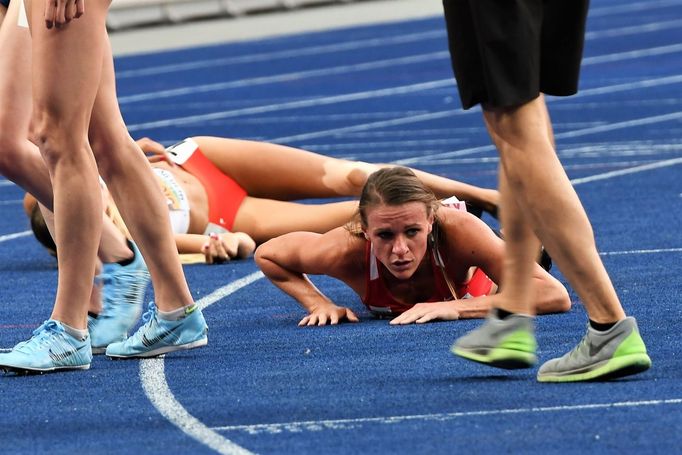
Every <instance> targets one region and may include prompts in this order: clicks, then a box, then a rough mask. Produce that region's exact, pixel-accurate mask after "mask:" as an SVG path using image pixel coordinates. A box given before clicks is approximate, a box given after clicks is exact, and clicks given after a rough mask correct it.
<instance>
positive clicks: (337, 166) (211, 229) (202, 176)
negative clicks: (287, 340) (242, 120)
mask: <svg viewBox="0 0 682 455" xmlns="http://www.w3.org/2000/svg"><path fill="white" fill-rule="evenodd" d="M138 144H139V145H140V146H141V148H142V149H143V150H144V151H145V152H147V153H148V154H151V156H150V161H152V167H153V170H154V174H155V176H156V178H157V180H158V182H159V184H160V186H161V188H162V190H163V192H164V194H165V196H166V200H167V201H168V209H169V214H170V218H171V224H172V227H173V230H174V232H175V234H176V244H177V247H178V251H179V252H180V253H204V254H205V256H206V260H207V262H209V263H212V262H221V261H225V260H229V259H230V258H233V257H245V256H248V255H250V254H251V253H252V252H253V249H254V248H255V244H260V243H262V242H265V241H267V240H269V239H271V238H273V237H277V236H279V235H282V234H285V233H288V232H292V231H301V230H305V231H312V232H326V231H328V230H330V229H333V228H335V227H338V226H342V225H344V224H345V223H346V222H348V220H350V219H351V218H352V216H353V214H354V213H355V211H356V209H357V202H356V201H343V202H333V203H327V204H302V203H295V202H289V201H291V200H294V199H304V198H334V197H357V196H358V195H359V194H360V191H361V189H362V186H363V185H364V183H365V182H366V180H367V177H368V175H369V174H371V173H372V172H374V171H376V170H377V169H380V168H382V167H387V166H389V165H383V164H369V163H364V162H357V161H347V160H342V159H337V158H331V157H327V156H323V155H319V154H316V153H312V152H308V151H304V150H300V149H295V148H291V147H286V146H282V145H276V144H270V143H265V142H254V141H245V140H237V139H226V138H218V137H195V138H189V139H185V140H184V141H182V142H180V143H178V144H176V145H173V146H171V147H169V148H167V149H164V147H163V146H162V145H161V144H159V143H157V142H154V141H152V140H150V139H147V138H145V139H141V140H139V141H138ZM415 173H416V174H417V175H418V176H419V178H420V179H421V180H422V181H423V182H424V184H425V185H426V186H427V187H429V188H430V189H431V190H432V191H433V192H434V193H435V194H436V195H437V196H438V197H449V196H453V195H454V196H456V197H458V198H459V199H463V200H466V201H467V202H470V203H472V204H474V205H476V206H478V207H480V208H482V209H483V210H486V211H488V212H491V213H492V214H496V211H497V200H498V193H497V191H496V190H490V189H484V188H478V187H475V186H472V185H467V184H464V183H461V182H457V181H454V180H451V179H448V178H444V177H440V176H436V175H433V174H429V173H426V172H421V171H415ZM108 205H109V206H110V207H109V208H110V209H113V207H111V205H110V204H108ZM27 207H28V209H29V210H30V209H31V204H30V203H27ZM113 212H114V213H115V210H113ZM210 234H213V235H212V236H211V237H207V236H209V235H210ZM251 239H253V240H251ZM254 242H255V243H254Z"/></svg>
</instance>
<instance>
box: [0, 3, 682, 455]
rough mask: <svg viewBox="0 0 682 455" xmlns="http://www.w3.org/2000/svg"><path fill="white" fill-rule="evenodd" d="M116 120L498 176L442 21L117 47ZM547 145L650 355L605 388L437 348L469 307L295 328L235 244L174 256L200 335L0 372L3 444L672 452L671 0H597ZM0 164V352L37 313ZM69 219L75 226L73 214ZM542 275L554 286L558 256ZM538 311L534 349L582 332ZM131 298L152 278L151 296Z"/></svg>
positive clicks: (675, 304) (296, 313)
mask: <svg viewBox="0 0 682 455" xmlns="http://www.w3.org/2000/svg"><path fill="white" fill-rule="evenodd" d="M116 64H117V71H118V86H119V97H120V102H121V106H122V109H123V112H124V115H125V118H126V121H127V122H128V124H129V127H130V131H131V134H132V135H133V136H135V137H140V136H143V135H145V136H149V137H152V138H155V139H157V140H160V141H161V142H163V143H166V144H170V143H173V142H175V141H177V140H179V139H182V138H183V137H186V136H189V135H219V136H229V137H239V138H250V139H259V140H268V141H274V142H279V143H284V144H289V145H293V146H297V147H302V148H306V149H309V150H313V151H316V152H320V153H324V154H328V155H333V156H339V157H346V158H352V159H361V160H365V161H370V162H398V163H404V164H409V165H411V166H415V167H418V168H422V169H424V170H427V171H431V172H435V173H439V174H442V175H446V176H448V177H452V178H456V179H460V180H464V181H467V182H471V183H474V184H478V185H484V186H490V187H492V186H495V185H496V167H497V156H496V153H495V151H494V150H493V148H492V147H491V146H490V141H489V139H488V137H487V135H486V132H485V130H484V128H483V122H482V120H481V114H480V111H479V110H476V109H475V110H472V111H467V112H464V111H462V110H461V109H460V104H459V99H458V96H457V91H456V87H455V84H454V80H453V78H452V73H451V69H450V64H449V58H448V52H447V47H446V37H445V31H444V24H443V20H442V18H440V17H433V18H428V19H423V20H413V21H407V22H402V23H390V24H384V25H376V26H366V27H358V28H349V29H344V30H333V31H328V32H322V33H311V34H301V35H295V36H287V37H283V38H276V39H266V40H259V41H252V42H242V43H238V44H227V45H216V46H208V47H201V48H193V49H182V50H176V51H171V52H163V53H154V54H146V55H138V56H132V57H126V58H121V59H118V60H117V62H116ZM548 102H549V107H550V111H551V115H552V118H553V120H554V123H555V125H556V139H557V144H558V150H559V154H560V157H561V159H562V161H563V163H564V164H565V166H566V169H567V172H568V174H569V176H570V178H571V179H572V180H573V182H574V184H575V186H576V189H577V191H578V192H579V194H580V196H581V198H582V200H583V202H584V205H585V207H586V209H587V211H588V213H589V215H590V217H591V220H592V223H593V225H594V229H595V233H596V236H597V242H598V245H599V248H600V251H601V254H602V255H603V259H604V262H605V264H606V266H607V268H608V270H609V272H610V274H611V277H612V279H613V281H614V284H615V286H616V288H617V289H618V292H619V295H620V296H621V298H622V301H623V304H624V306H625V308H626V310H627V312H628V313H630V314H632V315H634V316H636V317H637V319H638V321H639V325H640V329H641V332H642V334H643V337H644V338H645V340H646V341H647V343H648V347H649V350H650V355H651V357H652V359H653V362H654V366H653V368H652V369H651V370H649V371H648V372H646V373H644V374H642V375H639V376H635V377H632V378H626V379H624V380H620V381H616V382H608V383H604V382H597V383H588V384H565V385H543V384H539V383H537V382H535V380H534V377H535V372H536V371H535V370H528V371H520V372H519V371H516V372H506V371H497V370H491V369H487V368H485V367H483V366H477V365H474V364H470V363H466V362H464V361H460V360H458V359H455V358H454V357H452V356H451V355H450V354H449V352H448V349H449V346H450V344H451V343H452V341H453V340H454V339H455V338H456V337H457V336H458V335H460V334H462V333H464V332H465V331H467V330H470V329H472V328H473V327H475V326H476V325H477V324H479V322H478V321H454V322H447V323H445V322H441V323H433V324H426V325H422V326H403V327H393V326H389V325H388V324H387V322H386V321H385V320H374V319H372V318H371V317H370V316H369V314H368V313H367V312H366V311H365V310H364V309H363V308H362V307H361V305H360V303H359V301H358V300H357V298H356V297H354V295H353V294H352V293H351V291H350V290H348V289H346V288H345V287H344V286H342V285H340V284H338V283H337V282H335V281H333V280H330V279H326V278H323V277H317V278H315V282H316V283H317V284H318V285H319V286H320V287H321V288H323V290H324V291H325V292H326V293H327V294H328V295H329V296H330V297H331V298H333V299H335V300H336V301H337V302H343V303H345V304H347V305H349V306H351V307H352V308H353V309H354V310H357V312H359V314H360V315H361V316H362V322H361V323H360V324H354V325H342V326H337V327H322V328H317V327H315V328H298V327H297V326H296V323H297V322H298V320H299V319H300V318H301V317H302V311H301V310H300V309H299V308H298V307H297V305H296V304H295V303H294V302H293V301H292V300H291V299H290V298H288V297H286V296H284V295H283V294H282V293H280V292H278V291H277V290H276V289H275V288H274V287H273V286H272V285H270V284H269V283H267V282H266V281H265V280H264V279H262V277H261V275H260V274H259V273H258V270H257V267H256V266H255V264H254V263H253V261H252V260H246V261H239V262H233V263H229V264H225V265H222V266H211V267H209V266H204V265H192V266H187V267H186V273H187V277H188V280H189V283H190V286H191V289H192V291H193V293H194V295H195V297H196V299H197V300H198V301H200V302H201V303H202V305H205V306H206V309H205V314H206V317H207V319H208V322H209V325H210V334H209V340H210V343H209V346H208V347H207V348H204V349H200V350H195V351H189V352H185V353H176V354H172V355H169V356H168V357H166V358H161V359H154V360H146V361H111V360H108V359H106V358H103V357H97V358H96V359H95V360H94V362H93V365H92V368H91V369H90V370H89V371H87V372H72V373H62V374H52V375H43V376H28V377H14V376H6V377H0V451H1V452H2V453H43V452H44V453H55V454H57V453H74V452H76V451H80V452H82V453H87V452H91V453H103V454H106V453H148V454H168V453H210V452H212V451H214V450H215V451H219V452H221V453H226V454H237V453H249V452H251V453H263V454H278V453H286V454H317V453H325V454H337V453H339V454H340V453H344V454H345V453H391V454H392V453H401V454H403V453H404V454H415V453H442V454H446V453H447V454H449V453H542V454H545V453H618V454H623V453H676V452H679V450H680V444H681V443H682V436H680V435H681V434H682V387H681V386H680V384H681V380H682V355H681V354H680V353H681V352H682V349H681V348H682V341H681V339H678V338H677V337H678V336H680V333H681V331H680V327H681V324H680V320H682V305H680V303H681V302H680V294H681V293H682V280H681V278H680V270H681V269H682V236H681V235H680V226H682V215H681V213H682V178H681V175H682V0H635V1H633V2H623V1H616V0H595V1H593V4H592V9H591V13H590V20H589V28H588V35H587V46H586V51H585V59H584V66H583V72H582V77H581V90H580V93H579V94H578V95H577V96H573V97H569V98H562V99H559V98H550V99H548ZM21 198H22V191H21V190H20V189H19V188H18V187H16V186H14V185H13V184H11V183H10V182H8V181H7V180H4V179H0V214H1V216H0V348H2V349H8V348H11V347H12V346H13V345H14V344H15V343H17V342H18V341H21V340H24V339H26V338H27V337H28V336H29V335H30V333H31V331H32V330H33V329H34V328H36V327H37V326H38V325H39V324H40V323H41V322H42V321H43V320H44V319H46V318H47V317H48V315H49V313H50V309H51V306H52V301H53V298H54V290H55V284H56V276H57V272H56V269H55V262H54V260H53V259H52V258H51V257H49V256H48V255H47V254H46V253H45V252H44V251H43V250H42V249H41V248H40V247H39V246H38V244H37V242H35V241H34V240H33V239H32V238H31V236H30V235H29V233H28V232H27V229H28V223H27V221H26V219H25V217H24V216H23V213H22V210H21V203H20V200H21ZM76 228H77V226H74V229H76ZM553 273H556V275H557V276H558V277H559V278H560V279H562V280H563V277H562V276H561V275H560V272H559V271H557V270H554V271H553ZM572 295H573V298H574V301H575V304H574V307H573V310H572V311H571V312H570V313H568V314H562V315H552V316H544V317H541V318H539V319H538V342H539V345H540V350H539V357H540V360H541V361H544V360H547V359H548V358H550V357H553V356H556V355H559V354H562V353H563V352H565V351H567V350H568V349H570V348H572V347H573V345H574V344H575V343H576V342H577V341H578V340H579V338H580V337H581V336H582V334H583V331H584V328H585V324H586V316H585V312H584V309H583V307H582V306H581V305H580V302H579V301H578V300H577V298H576V297H575V295H574V294H572ZM149 298H150V299H151V298H152V297H151V295H150V296H149Z"/></svg>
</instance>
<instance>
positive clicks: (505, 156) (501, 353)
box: [444, 0, 651, 381]
mask: <svg viewBox="0 0 682 455" xmlns="http://www.w3.org/2000/svg"><path fill="white" fill-rule="evenodd" d="M444 5H445V6H446V8H445V11H446V20H447V23H448V32H449V36H450V50H451V53H452V56H453V68H454V70H455V75H456V76H457V79H458V82H459V85H460V96H461V98H462V101H463V106H464V107H465V108H468V107H471V106H473V105H475V104H477V103H482V104H484V118H485V122H486V125H487V127H488V131H489V133H490V136H491V138H492V139H493V142H494V143H495V145H496V147H497V149H498V151H499V153H500V157H501V175H500V190H501V192H502V225H503V228H504V229H505V235H506V245H507V255H508V256H509V257H508V258H507V259H506V260H505V269H504V275H503V282H502V291H501V293H500V295H499V296H497V298H496V300H495V305H496V306H497V308H495V309H493V311H491V314H490V315H489V317H488V318H487V320H486V322H485V323H484V324H483V325H482V326H481V327H480V328H479V329H477V330H475V331H473V332H471V333H469V334H467V335H465V336H464V337H462V338H460V339H459V340H457V342H456V343H455V345H454V346H453V352H454V353H455V354H457V355H460V356H462V357H465V358H467V359H470V360H474V361H478V362H482V363H486V364H490V365H493V366H498V367H502V368H522V367H528V366H531V365H532V364H534V363H535V361H536V358H535V339H534V335H533V322H532V316H531V315H530V314H531V307H532V301H531V297H530V295H531V294H530V289H531V278H530V276H531V275H530V274H529V273H528V270H529V266H530V264H531V261H532V260H533V255H532V254H531V253H530V252H531V251H534V247H537V238H536V237H535V235H533V232H534V233H535V234H536V235H537V236H538V237H539V238H540V240H541V241H542V242H543V244H544V245H545V247H546V248H547V250H548V251H549V252H550V253H551V254H552V255H553V257H554V258H555V260H556V262H557V263H558V265H559V267H560V268H561V269H562V271H563V272H564V274H565V275H566V277H567V278H568V280H569V281H570V283H571V284H572V285H573V286H574V288H575V289H576V290H577V292H578V294H579V295H580V297H581V299H582V300H583V303H584V305H585V307H586V309H587V312H588V314H589V316H590V318H591V320H590V327H588V333H587V335H586V336H585V341H584V342H581V343H580V344H579V345H578V347H576V348H575V349H574V350H572V351H571V352H569V353H568V354H567V355H565V356H564V357H562V358H560V359H555V360H552V361H550V362H547V363H546V364H545V365H543V367H542V368H541V369H540V372H539V373H538V379H539V380H541V381H580V380H588V379H594V378H600V377H601V378H603V377H617V376H623V375H626V374H632V373H637V372H640V371H643V370H646V369H647V368H648V367H649V366H650V363H651V362H650V359H649V357H648V356H647V354H646V348H645V346H644V343H643V342H642V340H641V337H640V336H639V332H638V329H637V326H636V322H635V321H634V319H632V318H625V313H624V312H623V309H622V307H621V305H620V302H619V300H618V298H617V296H616V293H615V290H614V289H613V286H612V284H611V281H610V279H609V277H608V275H607V273H606V270H605V269H604V267H603V265H602V263H601V260H600V258H599V255H598V253H597V249H596V245H595V243H594V236H593V233H592V228H591V226H590V223H589V220H588V219H587V216H586V214H585V211H584V210H583V208H582V205H581V204H580V201H579V199H578V197H577V194H576V193H575V190H574V189H573V188H572V186H571V184H570V181H569V180H568V177H567V176H566V173H565V171H564V170H563V168H562V166H561V164H560V163H559V160H558V158H557V156H556V152H555V151H554V146H553V133H552V128H551V124H550V121H549V115H548V113H547V108H546V105H545V103H544V98H543V97H542V96H538V92H539V91H540V90H542V91H548V92H549V93H553V94H556V95H570V94H573V93H575V91H576V90H577V78H578V72H579V71H578V70H579V66H580V57H581V55H582V36H583V33H584V22H585V18H586V12H587V1H584V2H575V3H574V2H560V1H556V2H553V1H548V2H533V1H530V0H528V1H518V2H492V1H491V2H488V1H483V0H481V1H480V2H479V1H468V0H446V1H445V3H444ZM562 27H564V28H565V29H562ZM571 37H572V38H574V40H571ZM486 46H488V47H490V49H493V48H494V49H495V51H494V52H492V51H491V52H486V50H487V49H488V47H486ZM481 48H485V49H486V50H484V51H481ZM521 49H523V52H522V51H521ZM562 51H568V52H562ZM566 61H568V63H566ZM547 62H550V64H547ZM531 228H532V229H531Z"/></svg>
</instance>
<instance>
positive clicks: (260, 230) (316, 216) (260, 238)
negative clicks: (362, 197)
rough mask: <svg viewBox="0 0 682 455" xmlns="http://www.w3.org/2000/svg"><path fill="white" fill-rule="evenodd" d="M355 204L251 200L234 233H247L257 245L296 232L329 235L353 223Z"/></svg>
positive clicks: (246, 205)
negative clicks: (337, 228)
mask: <svg viewBox="0 0 682 455" xmlns="http://www.w3.org/2000/svg"><path fill="white" fill-rule="evenodd" d="M357 208H358V204H357V202H355V201H347V202H336V203H331V204H297V203H294V202H283V201H274V200H271V199H258V198H252V197H247V198H246V199H244V202H243V203H242V206H241V207H240V208H239V212H238V213H237V218H236V219H235V222H234V230H235V231H239V232H245V233H247V234H248V235H249V236H251V238H252V239H253V240H255V241H256V243H263V242H265V241H267V240H270V239H272V238H274V237H277V236H280V235H282V234H286V233H288V232H293V231H311V232H320V233H323V232H327V231H329V230H331V229H334V228H336V227H339V226H343V225H344V224H345V223H347V222H348V221H350V220H351V218H352V217H353V215H354V213H355V212H356V211H357Z"/></svg>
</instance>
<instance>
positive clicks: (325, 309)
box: [298, 303, 360, 327]
mask: <svg viewBox="0 0 682 455" xmlns="http://www.w3.org/2000/svg"><path fill="white" fill-rule="evenodd" d="M344 321H348V322H360V319H358V317H357V316H356V315H355V313H353V311H352V310H351V309H350V308H344V307H340V306H336V305H334V304H333V303H331V304H329V305H323V306H319V307H317V308H315V310H313V312H312V313H310V314H309V315H308V316H306V317H304V318H303V319H301V322H299V323H298V326H299V327H303V326H306V325H327V324H328V323H329V324H330V325H336V324H338V323H339V322H344Z"/></svg>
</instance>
